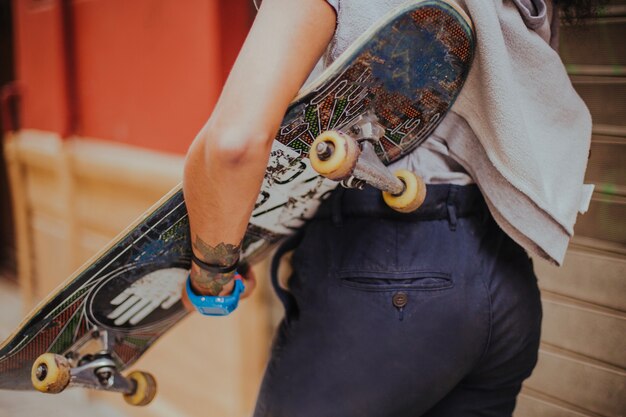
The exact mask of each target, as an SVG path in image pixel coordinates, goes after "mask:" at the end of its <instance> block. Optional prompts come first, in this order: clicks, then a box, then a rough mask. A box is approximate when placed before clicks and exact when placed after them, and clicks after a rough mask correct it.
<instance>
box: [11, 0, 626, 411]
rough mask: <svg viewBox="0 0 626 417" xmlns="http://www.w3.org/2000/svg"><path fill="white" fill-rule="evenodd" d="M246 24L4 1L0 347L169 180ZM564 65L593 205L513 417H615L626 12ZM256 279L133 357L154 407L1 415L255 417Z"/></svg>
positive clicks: (56, 401) (620, 343)
mask: <svg viewBox="0 0 626 417" xmlns="http://www.w3.org/2000/svg"><path fill="white" fill-rule="evenodd" d="M254 14H255V9H254V7H253V5H252V0H185V1H184V2H183V1H175V0H0V87H1V90H0V116H1V117H0V128H1V131H2V133H3V146H0V340H3V339H4V338H5V337H6V336H8V335H9V334H10V333H11V332H12V331H13V328H14V327H15V326H16V325H17V324H18V323H19V322H20V321H21V319H22V318H23V317H24V315H25V314H26V313H27V312H28V311H29V310H30V309H31V308H32V307H33V306H34V305H35V304H36V303H37V302H38V301H39V300H41V299H42V298H43V297H45V296H46V295H47V294H48V293H49V292H50V291H51V290H52V289H53V288H55V287H56V286H57V285H58V284H60V283H61V282H62V281H63V280H64V279H65V278H66V277H67V276H69V275H70V274H71V273H72V272H73V271H74V270H75V269H76V268H78V267H79V266H80V265H81V264H82V263H83V262H84V261H85V260H87V259H88V258H89V257H90V256H92V255H93V254H94V253H96V252H97V251H98V250H99V249H101V248H102V247H103V246H105V245H106V244H107V243H108V242H109V240H110V239H112V238H113V237H114V236H115V235H116V234H117V233H119V232H120V231H122V230H123V229H124V228H125V227H126V226H127V225H128V224H129V223H131V222H132V221H133V220H134V219H135V218H136V217H137V216H138V215H139V214H141V213H142V212H143V211H144V210H145V209H147V208H148V207H149V206H151V205H152V204H153V203H154V202H155V201H156V200H158V199H159V197H160V196H161V195H163V194H164V193H166V192H167V191H168V190H169V189H171V188H172V187H173V186H175V185H176V184H177V183H178V182H179V181H180V179H181V176H182V165H183V157H184V153H185V151H186V149H187V147H188V146H189V144H190V143H191V140H192V139H193V137H194V135H195V134H196V132H197V131H198V130H199V129H200V127H201V126H202V124H203V123H204V122H205V121H206V119H207V118H208V116H209V115H210V113H211V109H212V107H213V105H214V103H215V101H216V99H217V97H218V94H219V92H220V89H221V86H222V84H223V82H224V80H225V78H226V76H227V74H228V71H229V69H230V67H231V65H232V63H233V61H234V59H235V57H236V54H237V52H238V50H239V47H240V46H241V44H242V43H243V40H244V38H245V35H246V33H247V31H248V29H249V27H250V25H251V22H252V20H253V19H254ZM561 55H562V58H563V60H564V62H565V63H566V65H567V69H568V72H569V73H570V75H571V78H572V81H573V83H574V85H575V87H576V89H577V90H578V92H579V93H580V94H581V96H582V97H583V99H584V100H585V101H586V102H587V104H588V106H589V108H590V110H591V112H592V115H593V118H594V129H593V142H592V148H591V157H590V160H589V168H588V172H587V182H591V183H594V184H596V190H595V193H594V196H593V200H592V203H591V207H590V210H589V212H588V213H587V214H586V215H584V216H581V217H580V218H579V220H578V223H577V225H576V236H575V237H574V239H573V242H572V244H571V246H570V250H569V252H568V255H567V257H566V261H565V265H564V266H563V267H562V268H555V267H552V266H550V265H548V264H546V263H545V262H543V261H540V260H536V261H535V269H536V272H537V275H538V276H539V280H540V285H541V288H542V293H543V307H544V322H543V326H544V327H543V329H544V330H543V341H542V346H541V351H540V360H539V364H538V366H537V368H536V370H535V372H534V374H533V376H532V377H531V378H530V379H529V380H528V381H527V383H526V384H525V387H524V389H523V392H522V394H521V395H520V398H519V402H518V407H517V409H516V412H515V417H535V416H549V417H552V416H597V417H599V416H603V417H617V416H624V415H626V0H613V1H612V2H611V3H610V5H609V6H608V7H607V8H606V9H604V10H603V13H602V15H601V16H599V17H598V18H594V19H588V20H586V21H584V22H583V25H582V27H576V28H575V27H572V26H563V27H562V31H561ZM266 269H267V267H266V265H259V266H257V274H258V276H259V281H260V283H261V285H260V288H259V290H258V291H257V292H256V293H255V294H254V296H253V297H252V298H251V299H249V300H247V301H246V302H245V303H243V306H242V307H241V308H240V311H238V313H237V314H235V315H233V316H231V317H228V318H227V319H224V320H207V319H202V318H200V317H197V316H192V317H190V318H188V319H186V320H185V321H183V322H182V323H181V324H180V325H178V326H177V327H176V328H175V329H174V330H172V332H171V333H169V334H168V335H167V336H165V337H164V338H163V339H162V340H161V341H159V342H158V343H157V344H156V346H154V347H153V348H152V349H151V350H150V351H149V352H148V353H147V354H146V355H145V356H144V357H143V358H142V359H141V360H140V362H139V363H138V365H137V367H138V368H140V369H144V370H148V371H150V372H152V373H154V374H155V376H156V377H157V380H158V382H159V394H158V396H157V398H156V399H155V401H154V402H153V403H152V404H151V405H149V406H148V407H145V408H132V407H130V406H128V405H126V403H124V402H123V400H122V399H121V398H120V396H118V395H115V394H109V393H105V394H100V393H98V394H94V393H87V392H86V391H84V390H76V389H75V390H69V391H68V392H67V393H63V394H59V395H57V396H44V395H43V394H39V393H31V392H27V393H18V392H12V391H0V417H5V416H6V417H8V416H11V417H13V416H15V417H19V416H35V415H39V414H40V413H42V412H45V413H46V415H47V416H51V415H52V416H54V415H56V414H54V413H57V412H58V415H59V416H61V415H62V416H83V415H87V414H88V413H89V415H92V416H96V417H99V416H116V417H132V416H159V417H160V416H180V417H196V416H198V417H199V416H208V417H211V416H219V417H225V416H233V417H234V416H246V415H249V414H250V412H251V409H252V407H253V404H254V400H255V397H256V393H257V390H258V385H259V382H260V379H261V376H262V373H263V370H264V367H265V361H266V359H267V353H268V350H269V346H270V343H271V339H272V334H273V328H274V326H275V324H276V322H277V321H278V320H279V319H280V316H281V314H282V312H281V310H280V308H279V307H278V305H277V301H276V300H275V298H274V296H273V294H272V293H271V291H270V290H269V289H268V286H267V281H268V280H267V279H266V275H267V273H266ZM321 400H322V399H321ZM55 410H56V411H55Z"/></svg>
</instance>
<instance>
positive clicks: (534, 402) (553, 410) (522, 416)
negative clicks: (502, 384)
mask: <svg viewBox="0 0 626 417" xmlns="http://www.w3.org/2000/svg"><path fill="white" fill-rule="evenodd" d="M538 416H541V417H602V416H600V415H599V414H596V413H592V412H590V411H589V410H584V409H581V408H579V407H576V406H573V405H571V404H567V403H565V402H563V401H560V400H558V399H556V398H551V397H549V396H547V395H544V394H542V393H540V392H537V391H533V390H531V389H528V388H523V389H522V392H521V393H520V395H519V396H518V397H517V405H516V407H515V412H514V413H513V417H538Z"/></svg>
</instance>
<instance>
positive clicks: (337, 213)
mask: <svg viewBox="0 0 626 417" xmlns="http://www.w3.org/2000/svg"><path fill="white" fill-rule="evenodd" d="M345 192H346V189H345V188H343V187H342V186H339V187H337V188H336V189H335V192H334V193H333V195H332V199H333V200H332V202H331V203H332V205H331V207H332V209H331V211H330V216H331V220H332V222H333V224H334V225H335V226H337V227H341V226H343V216H342V215H341V208H342V207H341V206H342V204H341V201H342V199H343V194H344V193H345Z"/></svg>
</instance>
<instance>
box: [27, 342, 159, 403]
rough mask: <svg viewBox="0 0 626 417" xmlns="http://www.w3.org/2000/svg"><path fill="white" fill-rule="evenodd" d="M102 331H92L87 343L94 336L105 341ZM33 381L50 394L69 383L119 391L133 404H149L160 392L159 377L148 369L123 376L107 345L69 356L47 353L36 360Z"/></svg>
mask: <svg viewBox="0 0 626 417" xmlns="http://www.w3.org/2000/svg"><path fill="white" fill-rule="evenodd" d="M102 333H106V332H98V331H96V332H92V336H91V337H90V339H89V340H88V341H87V342H85V344H89V343H90V342H93V341H94V340H95V339H98V342H104V343H105V344H106V340H107V337H106V334H105V335H104V337H102ZM78 357H80V359H77V358H78ZM31 382H32V384H33V387H34V388H35V389H36V390H38V391H41V392H45V393H50V394H56V393H59V392H61V391H63V390H65V388H67V387H69V386H75V387H83V388H90V389H95V390H103V391H112V392H119V393H122V394H124V400H126V402H127V403H129V404H131V405H147V404H149V403H150V402H151V401H152V400H153V399H154V397H155V395H156V392H157V384H156V380H155V379H154V377H153V376H152V375H151V374H149V373H147V372H142V371H134V372H131V373H130V374H128V376H124V375H122V374H121V372H119V371H118V369H117V366H116V364H115V362H114V361H113V359H112V358H111V356H110V354H109V353H108V351H107V350H106V348H104V349H101V350H100V351H99V352H98V353H96V354H93V355H91V354H85V355H80V354H78V353H77V352H75V351H73V352H70V353H68V354H67V355H66V356H62V355H57V354H54V353H44V354H43V355H40V356H39V357H38V358H37V360H36V361H35V362H34V363H33V367H32V370H31Z"/></svg>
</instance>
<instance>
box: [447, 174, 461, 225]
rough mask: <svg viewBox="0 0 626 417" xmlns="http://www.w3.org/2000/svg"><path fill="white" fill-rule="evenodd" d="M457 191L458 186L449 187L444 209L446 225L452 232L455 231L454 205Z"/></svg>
mask: <svg viewBox="0 0 626 417" xmlns="http://www.w3.org/2000/svg"><path fill="white" fill-rule="evenodd" d="M458 190H459V188H458V186H456V185H451V186H450V190H449V191H448V201H447V202H446V207H447V209H448V223H449V225H450V230H452V231H453V232H454V231H455V230H456V207H455V204H454V203H455V197H456V193H457V191H458Z"/></svg>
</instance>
